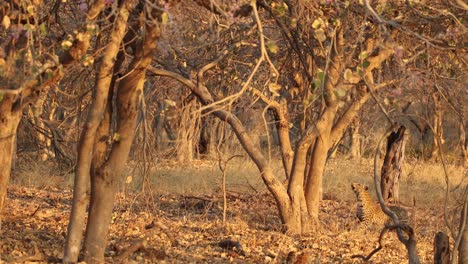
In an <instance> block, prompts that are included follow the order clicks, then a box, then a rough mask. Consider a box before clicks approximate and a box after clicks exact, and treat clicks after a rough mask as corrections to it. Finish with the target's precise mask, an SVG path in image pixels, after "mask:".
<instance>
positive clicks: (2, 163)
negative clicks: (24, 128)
mask: <svg viewBox="0 0 468 264" xmlns="http://www.w3.org/2000/svg"><path fill="white" fill-rule="evenodd" d="M18 99H20V98H17V96H16V95H3V98H2V100H1V101H0V223H1V221H2V217H1V216H2V209H3V206H4V203H5V198H6V191H7V186H8V182H9V180H10V174H11V165H12V158H13V155H14V149H15V140H16V130H17V128H18V124H19V122H20V120H21V113H22V111H21V109H18V108H17V106H16V105H17V104H19V103H20V102H18V101H17V100H18Z"/></svg>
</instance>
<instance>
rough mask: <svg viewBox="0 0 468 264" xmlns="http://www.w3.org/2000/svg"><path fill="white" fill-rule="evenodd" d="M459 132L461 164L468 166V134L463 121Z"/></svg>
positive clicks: (460, 123)
mask: <svg viewBox="0 0 468 264" xmlns="http://www.w3.org/2000/svg"><path fill="white" fill-rule="evenodd" d="M458 131H459V135H458V137H459V142H460V152H461V164H462V166H468V134H467V133H466V127H465V124H464V122H463V120H460V122H459V126H458Z"/></svg>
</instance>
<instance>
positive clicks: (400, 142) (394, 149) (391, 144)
mask: <svg viewBox="0 0 468 264" xmlns="http://www.w3.org/2000/svg"><path fill="white" fill-rule="evenodd" d="M405 131H406V128H405V127H404V126H400V128H399V129H398V131H397V132H392V133H391V134H390V135H389V136H388V139H387V152H386V154H385V159H384V163H383V165H382V173H381V175H382V176H381V179H380V188H381V190H382V195H383V199H384V201H385V203H387V202H389V201H392V202H394V203H399V202H400V195H399V189H400V175H401V165H402V163H403V160H404V156H405V144H406V140H405Z"/></svg>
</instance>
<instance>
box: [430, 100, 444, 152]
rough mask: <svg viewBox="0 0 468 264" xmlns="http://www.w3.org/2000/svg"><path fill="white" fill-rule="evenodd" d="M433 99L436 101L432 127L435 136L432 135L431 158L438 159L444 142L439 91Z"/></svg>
mask: <svg viewBox="0 0 468 264" xmlns="http://www.w3.org/2000/svg"><path fill="white" fill-rule="evenodd" d="M432 101H433V103H434V110H433V111H434V112H433V120H432V122H433V123H432V128H433V131H432V132H433V137H432V152H431V156H430V158H431V159H438V157H439V148H440V147H442V146H439V142H440V144H444V139H443V127H442V116H443V111H442V105H441V102H440V95H439V94H438V93H437V92H434V93H433V94H432Z"/></svg>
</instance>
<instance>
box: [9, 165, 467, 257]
mask: <svg viewBox="0 0 468 264" xmlns="http://www.w3.org/2000/svg"><path fill="white" fill-rule="evenodd" d="M369 163H370V162H369ZM369 163H366V162H362V163H356V162H350V161H346V160H344V161H340V162H339V163H338V162H331V163H330V167H329V169H328V170H327V174H326V179H325V184H324V187H325V190H324V192H325V195H324V196H325V200H324V201H323V203H322V209H321V215H320V217H321V221H322V228H321V230H320V232H319V234H317V235H314V236H309V237H295V238H293V237H289V236H286V235H284V234H283V233H282V232H281V226H280V221H279V218H278V216H277V212H276V208H275V205H274V201H273V199H272V198H271V197H270V196H269V195H268V194H267V193H266V192H265V191H264V188H263V186H262V185H261V181H259V179H258V173H257V174H255V173H256V172H255V170H254V169H245V171H242V169H240V168H239V167H236V166H238V165H236V164H233V165H232V168H231V170H229V171H228V174H227V176H228V177H231V180H230V181H228V189H229V191H230V193H229V195H228V205H227V224H226V225H223V223H222V199H221V196H220V194H221V193H220V192H219V184H218V182H219V181H218V180H219V177H220V172H219V171H217V170H216V164H212V165H210V164H205V163H203V164H202V163H200V164H195V166H196V168H185V173H184V175H179V173H181V172H182V170H181V169H180V166H172V165H171V164H166V165H165V166H161V167H160V168H159V169H157V170H155V171H154V175H153V177H154V182H155V183H158V185H157V186H156V187H154V188H153V189H152V191H145V192H143V193H141V192H132V191H129V189H132V188H131V187H130V186H127V185H123V186H122V192H121V193H120V194H119V196H118V198H117V204H116V206H115V214H114V220H113V224H112V227H111V232H110V240H109V241H110V242H109V247H108V250H107V252H106V254H107V260H108V262H113V260H115V257H116V256H117V255H119V254H121V253H122V252H124V251H125V250H126V249H127V248H128V247H129V246H130V245H131V244H133V243H135V242H138V241H140V240H141V239H145V240H147V244H146V247H145V248H142V249H140V250H138V251H137V252H135V253H134V254H132V255H131V256H130V258H129V260H128V262H134V263H145V262H146V263H226V262H229V261H232V262H234V263H284V261H285V259H286V257H287V254H288V253H289V252H291V251H299V252H306V253H307V255H308V257H309V260H310V261H312V263H313V260H319V261H320V263H360V261H358V260H356V259H351V255H354V254H367V253H369V252H370V251H372V249H373V248H374V247H375V246H376V245H377V237H378V230H368V231H366V232H363V231H358V230H357V226H358V223H357V220H356V219H355V204H354V200H353V196H352V192H351V190H350V188H349V183H350V182H351V181H361V182H365V183H370V176H371V175H370V171H371V170H372V168H371V167H369ZM427 166H429V165H426V167H424V166H421V167H417V166H413V167H414V172H413V175H412V176H410V177H412V179H411V182H412V186H409V185H408V184H407V183H408V182H409V181H410V177H408V176H407V174H406V175H405V176H404V177H403V179H402V183H403V186H402V190H408V189H410V190H412V192H411V193H412V194H414V197H415V199H416V233H417V239H418V252H419V254H420V257H421V260H422V262H423V263H431V262H432V256H433V252H432V250H433V249H432V247H433V246H432V241H433V237H434V235H435V233H436V232H437V231H439V230H444V231H446V230H445V225H444V222H443V214H442V213H443V210H442V208H441V207H440V205H441V203H440V202H441V200H440V199H442V198H443V193H444V192H443V182H444V181H443V178H442V179H440V180H439V179H438V178H437V177H438V176H441V177H442V175H441V174H439V173H440V171H439V169H438V167H437V166H435V165H430V166H432V167H430V168H428V167H427ZM245 167H246V166H245V164H244V166H243V168H245ZM247 167H248V166H247ZM350 168H353V169H350ZM406 169H407V170H408V168H406ZM426 170H427V171H426ZM450 170H451V171H450V173H451V175H452V177H453V181H456V180H460V179H461V178H462V176H463V173H466V171H463V170H462V169H460V168H458V169H457V168H455V167H453V168H451V169H450ZM427 172H432V174H434V175H432V176H431V175H428V176H427V177H424V178H421V177H422V176H420V174H419V173H422V174H424V173H427ZM236 173H241V174H244V173H249V174H250V175H248V178H247V177H245V178H244V179H237V180H236V179H232V178H233V177H235V176H236V177H237V178H241V176H239V175H236ZM435 174H437V175H435ZM171 176H172V177H171ZM50 177H52V176H50ZM178 177H179V179H178ZM202 177H203V178H202ZM177 179H178V180H177ZM183 179H185V180H183ZM188 179H190V180H191V181H188ZM197 183H198V186H200V187H199V188H198V189H197V188H196V185H197ZM135 185H138V183H137V181H136V180H135ZM64 186H67V185H66V184H64ZM171 188H172V189H171ZM405 188H406V189H405ZM163 190H165V192H164V191H163ZM429 195H431V196H432V198H430V197H428V196H429ZM412 196H413V195H410V196H408V195H407V194H405V195H404V198H405V199H406V201H409V200H411V199H410V197H412ZM430 201H432V202H430ZM442 201H443V200H442ZM70 205H71V191H70V188H69V187H45V188H33V187H23V186H18V185H12V186H11V187H10V188H9V194H8V200H7V205H6V208H5V212H4V220H3V224H2V234H1V243H2V244H1V248H0V253H1V259H2V260H3V261H5V262H7V263H8V262H10V263H17V262H28V261H32V262H34V261H36V262H42V263H46V262H58V261H60V259H61V258H62V256H63V255H62V254H63V253H62V251H63V245H64V241H65V235H66V227H67V217H68V214H69V211H70ZM228 238H229V239H232V240H234V241H238V242H239V243H240V244H241V245H242V247H243V249H244V251H245V256H242V255H241V254H238V253H236V252H231V251H225V250H223V249H222V248H220V247H219V246H218V245H217V243H218V242H219V241H222V240H224V239H228ZM404 262H406V252H405V249H404V247H403V246H402V245H401V244H400V243H399V242H398V240H397V238H396V235H395V234H390V235H387V237H386V239H385V248H384V249H383V250H382V251H381V252H379V253H377V254H376V255H375V256H374V257H373V258H372V263H404ZM317 263H318V262H317Z"/></svg>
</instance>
